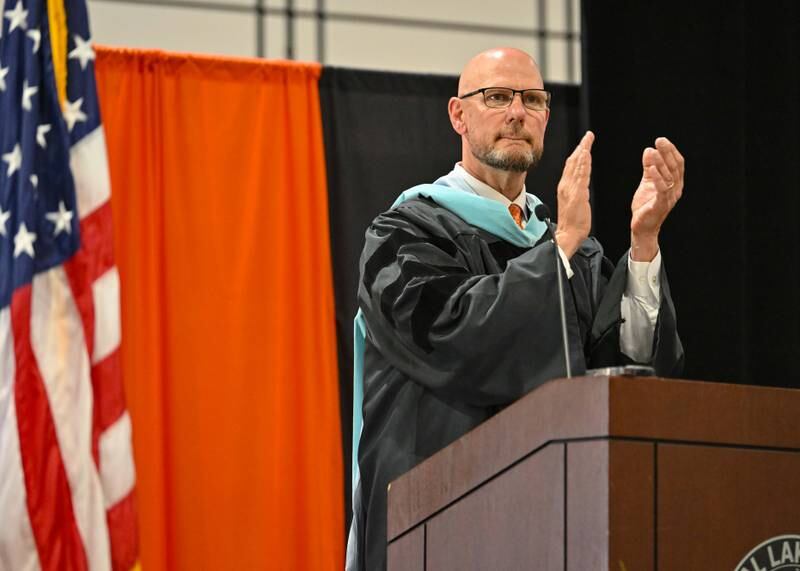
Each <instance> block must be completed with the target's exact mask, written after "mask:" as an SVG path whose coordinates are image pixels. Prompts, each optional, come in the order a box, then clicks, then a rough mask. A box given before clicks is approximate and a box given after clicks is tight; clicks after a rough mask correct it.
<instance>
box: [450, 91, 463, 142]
mask: <svg viewBox="0 0 800 571" xmlns="http://www.w3.org/2000/svg"><path fill="white" fill-rule="evenodd" d="M447 113H448V115H449V116H450V124H451V125H452V126H453V130H454V131H455V132H456V133H458V134H459V135H463V134H464V133H466V132H467V126H466V124H465V123H464V107H463V106H462V101H461V100H460V99H459V98H458V97H451V98H450V101H449V102H448V103H447Z"/></svg>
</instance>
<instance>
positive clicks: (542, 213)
mask: <svg viewBox="0 0 800 571" xmlns="http://www.w3.org/2000/svg"><path fill="white" fill-rule="evenodd" d="M533 213H534V214H535V215H536V218H538V219H539V220H541V221H542V222H544V223H545V224H547V229H548V230H549V231H550V236H552V238H553V251H554V252H555V255H556V256H555V262H556V276H558V304H559V309H561V339H562V342H563V345H564V364H565V365H566V367H567V378H568V379H569V378H572V367H571V366H570V364H569V341H568V340H567V312H566V309H565V305H564V284H563V279H562V278H561V263H560V261H561V253H560V252H559V251H558V241H557V240H556V229H555V224H553V223H552V222H551V221H550V209H549V208H547V205H546V204H544V203H539V204H537V205H536V208H534V209H533Z"/></svg>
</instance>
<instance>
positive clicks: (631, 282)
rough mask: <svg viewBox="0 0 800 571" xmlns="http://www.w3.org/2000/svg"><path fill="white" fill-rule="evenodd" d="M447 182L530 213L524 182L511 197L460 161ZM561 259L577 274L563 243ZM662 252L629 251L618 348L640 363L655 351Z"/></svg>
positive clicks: (442, 180)
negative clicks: (636, 257) (642, 256)
mask: <svg viewBox="0 0 800 571" xmlns="http://www.w3.org/2000/svg"><path fill="white" fill-rule="evenodd" d="M437 182H444V183H445V184H447V185H448V186H451V187H454V188H458V189H460V190H465V191H468V192H472V193H474V194H478V195H480V196H483V197H484V198H489V199H491V200H496V201H497V202H501V203H502V204H504V205H505V206H506V207H508V206H509V205H511V203H512V202H513V203H514V204H516V205H518V206H519V207H520V208H521V209H522V213H523V216H527V210H526V208H525V206H526V204H525V202H526V201H525V186H524V185H523V187H522V191H521V192H520V193H519V194H518V195H517V197H516V198H515V199H514V200H513V201H512V200H509V199H508V198H506V196H505V195H503V194H502V193H500V192H498V191H496V190H495V189H493V188H492V187H491V186H489V185H488V184H486V183H485V182H483V181H480V180H478V179H477V178H475V177H474V176H472V175H471V174H469V173H468V172H467V171H466V170H465V169H464V167H463V166H461V163H456V166H455V167H454V168H453V170H452V171H451V172H450V173H449V174H447V175H445V176H443V177H442V178H440V179H439V181H437ZM558 251H559V254H560V255H561V261H562V262H563V264H564V268H565V269H566V272H567V278H571V277H572V276H573V275H574V272H573V271H572V267H571V266H570V263H569V259H568V258H567V256H566V254H565V253H564V251H563V250H562V249H561V247H559V248H558ZM660 274H661V252H660V251H659V252H658V253H657V254H656V256H655V258H653V260H652V261H651V262H635V261H633V260H631V257H630V253H629V254H628V283H627V286H626V288H625V292H624V293H623V294H622V302H621V305H620V312H621V317H622V319H623V320H624V321H623V322H622V324H621V326H620V335H619V348H620V350H621V351H622V352H623V353H625V354H626V355H627V356H628V357H630V358H631V359H633V360H634V361H636V362H639V363H647V362H649V361H650V359H651V358H652V355H653V333H654V331H655V327H656V319H657V318H658V310H659V307H660V306H661V282H660V280H659V278H660Z"/></svg>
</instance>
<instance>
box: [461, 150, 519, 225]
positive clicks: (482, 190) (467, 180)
mask: <svg viewBox="0 0 800 571" xmlns="http://www.w3.org/2000/svg"><path fill="white" fill-rule="evenodd" d="M450 176H452V177H453V178H456V179H458V180H459V182H461V183H462V185H459V186H462V189H463V190H470V191H472V192H473V193H475V194H477V195H480V196H482V197H484V198H489V199H491V200H496V201H497V202H500V203H501V204H503V205H504V206H506V207H508V206H509V205H510V204H511V203H512V202H513V203H514V204H516V205H517V206H519V207H520V208H521V209H522V212H523V216H525V217H526V218H527V211H526V209H525V204H526V199H525V185H524V184H523V185H522V190H521V191H520V193H519V194H518V195H517V197H516V198H515V199H514V200H513V201H512V200H509V199H508V198H506V196H505V195H504V194H503V193H501V192H498V191H497V190H495V189H493V188H492V187H491V186H489V185H488V184H486V183H485V182H483V181H482V180H478V179H477V178H475V177H474V176H472V175H471V174H469V173H468V172H467V169H465V168H464V167H463V166H461V163H456V166H455V167H453V171H452V172H451V173H450V175H449V176H448V178H449V177H450ZM451 180H452V179H451ZM464 187H466V188H464Z"/></svg>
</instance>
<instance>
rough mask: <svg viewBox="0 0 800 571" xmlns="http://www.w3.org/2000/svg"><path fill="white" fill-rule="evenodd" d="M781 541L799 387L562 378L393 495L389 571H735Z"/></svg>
mask: <svg viewBox="0 0 800 571" xmlns="http://www.w3.org/2000/svg"><path fill="white" fill-rule="evenodd" d="M783 534H798V535H800V391H798V390H788V389H774V388H760V387H752V386H742V385H730V384H722V383H704V382H697V381H676V380H667V379H659V378H644V377H640V378H635V377H580V378H573V379H559V380H555V381H551V382H549V383H546V384H545V385H543V386H541V387H539V388H538V389H536V390H535V391H533V392H531V393H530V394H528V395H527V396H525V397H523V398H522V399H520V400H519V401H517V402H516V403H514V404H513V405H511V406H509V407H508V408H506V409H505V410H504V411H502V412H501V413H500V414H498V415H496V416H495V417H493V418H491V419H490V420H488V421H487V422H485V423H484V424H482V425H481V426H479V427H477V428H476V429H475V430H473V431H471V432H469V433H468V434H466V435H464V436H463V437H462V438H460V439H459V440H457V441H456V442H454V443H453V444H451V445H450V446H448V447H447V448H445V449H443V450H441V451H439V452H438V453H436V454H435V455H434V456H432V457H431V458H428V459H427V460H425V461H424V462H423V463H421V464H420V465H418V466H416V467H415V468H414V469H412V470H411V471H409V472H408V473H406V474H404V475H403V476H401V477H400V478H398V479H397V480H395V481H394V482H392V484H391V485H390V486H389V492H388V542H389V543H388V546H387V549H388V553H387V557H388V569H389V571H406V570H415V571H417V570H423V569H425V570H428V571H443V570H449V569H453V570H464V569H490V570H517V569H534V570H551V569H553V570H556V569H557V570H559V571H561V570H565V569H574V570H580V571H588V570H597V569H613V570H615V571H617V570H618V571H638V570H643V569H644V570H649V569H658V570H659V571H673V570H675V571H677V570H681V571H685V570H704V571H707V570H715V569H720V570H726V571H733V570H734V569H735V568H736V566H737V564H738V563H739V562H740V561H742V559H743V558H744V557H745V555H747V554H748V552H750V551H751V550H752V549H754V548H755V547H757V546H758V545H759V544H761V543H762V542H764V541H765V540H767V539H769V538H771V537H774V536H778V535H783ZM797 563H798V568H800V560H798V562H797ZM748 569H750V567H748ZM765 569H766V567H765ZM787 569H794V567H787Z"/></svg>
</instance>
